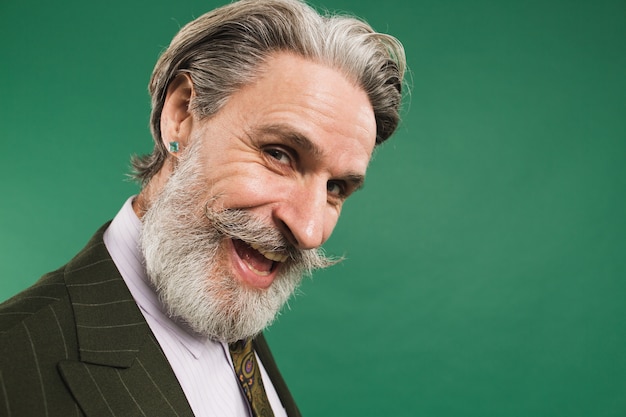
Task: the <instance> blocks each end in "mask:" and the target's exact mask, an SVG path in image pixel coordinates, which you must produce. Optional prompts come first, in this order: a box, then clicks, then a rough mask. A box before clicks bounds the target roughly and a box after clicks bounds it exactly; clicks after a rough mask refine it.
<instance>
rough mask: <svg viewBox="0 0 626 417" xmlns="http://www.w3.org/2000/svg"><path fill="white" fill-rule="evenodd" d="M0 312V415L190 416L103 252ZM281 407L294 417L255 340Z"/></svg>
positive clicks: (86, 254) (80, 258) (98, 243)
mask: <svg viewBox="0 0 626 417" xmlns="http://www.w3.org/2000/svg"><path fill="white" fill-rule="evenodd" d="M106 227H107V225H105V226H103V227H102V228H101V229H100V230H99V231H98V233H96V235H95V236H94V237H93V238H92V239H91V241H90V242H89V243H88V244H87V246H86V248H85V249H83V251H81V252H80V253H79V254H78V255H77V256H76V257H75V258H74V259H73V260H72V261H70V262H69V263H68V264H67V265H66V266H64V267H62V268H61V269H59V270H57V271H55V272H52V273H50V274H47V275H45V276H44V277H42V278H41V279H40V280H39V281H38V282H37V283H36V284H35V285H34V286H33V287H31V288H29V289H27V290H26V291H24V292H22V293H20V294H18V295H16V296H15V297H13V298H11V299H9V300H7V301H5V302H4V303H2V304H1V305H0V416H2V417H4V416H6V417H33V416H51V417H52V416H53V417H61V416H62V417H68V416H70V417H71V416H79V417H80V416H87V417H97V416H124V417H131V416H150V417H159V416H186V417H190V416H193V413H192V411H191V409H190V407H189V404H188V403H187V400H186V398H185V395H184V393H183V392H182V390H181V388H180V385H179V384H178V381H177V380H176V377H175V375H174V373H173V372H172V369H171V367H170V366H169V364H168V363H167V360H166V359H165V357H164V355H163V353H162V351H161V349H160V347H159V346H158V344H157V343H156V341H155V339H154V336H153V334H152V333H151V331H150V329H149V327H148V325H147V324H146V322H145V320H144V318H143V316H142V314H141V312H140V311H139V309H138V307H137V305H136V304H135V303H134V301H133V300H132V297H131V295H130V293H129V291H128V288H127V287H126V285H125V284H124V281H123V280H122V278H121V276H120V275H119V273H118V271H117V269H116V268H115V265H114V264H113V261H112V260H111V258H110V256H109V254H108V252H107V251H106V248H105V246H104V243H103V241H102V233H103V232H104V230H105V229H106ZM255 347H256V348H257V353H258V355H259V357H260V358H261V360H262V361H263V363H264V365H265V368H266V371H267V373H268V375H269V376H270V378H271V380H272V383H273V384H274V386H275V387H276V390H277V392H278V394H279V397H280V399H281V402H282V404H283V405H284V406H285V409H286V410H287V412H288V415H290V416H300V413H299V412H298V409H297V407H296V405H295V403H294V401H293V398H292V397H291V395H290V394H289V391H288V390H287V387H286V385H285V383H284V381H283V380H282V377H281V376H280V373H279V371H278V369H277V367H276V365H275V362H274V360H273V358H272V356H271V354H270V352H269V349H268V348H267V345H266V343H265V340H264V339H263V337H262V336H260V337H259V338H257V340H255Z"/></svg>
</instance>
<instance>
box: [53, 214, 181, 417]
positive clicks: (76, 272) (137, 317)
mask: <svg viewBox="0 0 626 417" xmlns="http://www.w3.org/2000/svg"><path fill="white" fill-rule="evenodd" d="M106 226H107V225H105V226H104V227H103V228H101V229H100V230H99V231H98V233H96V235H95V236H94V237H93V238H92V240H91V241H90V242H89V244H88V245H87V247H86V248H85V249H84V250H83V251H82V252H81V253H80V254H79V255H78V256H77V257H76V258H74V259H73V260H72V261H71V262H70V263H69V264H68V265H67V267H66V272H65V274H66V276H65V279H66V284H67V288H68V292H69V294H70V299H71V303H72V308H73V310H74V317H75V321H76V334H77V339H78V348H79V358H80V361H63V362H61V363H59V366H58V367H59V372H60V373H61V376H62V377H63V379H64V380H65V382H66V384H67V386H68V387H69V389H70V390H71V391H72V394H73V395H74V397H75V398H76V400H77V401H78V403H79V404H80V406H81V408H82V409H83V411H84V412H85V414H86V415H87V416H89V417H92V416H94V417H96V416H111V415H123V416H134V415H137V416H142V415H143V416H154V415H173V416H193V413H192V412H191V409H190V408H189V404H188V403H187V400H186V398H185V395H184V393H183V392H182V389H181V388H180V385H179V384H178V381H177V379H176V376H175V375H174V373H173V371H172V369H171V367H170V366H169V363H168V362H167V359H166V358H165V356H164V355H163V353H162V351H161V349H160V348H159V346H158V344H157V343H156V341H155V339H154V336H153V335H152V332H151V331H150V328H149V327H148V324H147V323H146V321H145V319H144V318H143V315H142V314H141V312H140V311H139V308H138V307H137V304H136V303H135V301H134V300H133V298H132V296H131V294H130V292H129V291H128V288H127V287H126V284H125V282H124V280H123V279H122V277H121V276H120V274H119V272H118V271H117V268H116V267H115V264H114V263H113V261H112V259H111V257H110V256H109V253H108V251H107V250H106V247H105V246H104V242H103V241H102V234H103V232H104V230H105V228H106Z"/></svg>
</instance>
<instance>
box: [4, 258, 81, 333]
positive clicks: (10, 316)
mask: <svg viewBox="0 0 626 417" xmlns="http://www.w3.org/2000/svg"><path fill="white" fill-rule="evenodd" d="M64 270H65V267H62V268H60V269H58V270H56V271H54V272H50V273H48V274H46V275H44V276H43V277H41V279H39V281H37V282H36V283H35V284H34V285H33V286H31V287H30V288H27V289H26V290H24V291H22V292H21V293H19V294H17V295H15V296H13V297H11V298H9V299H8V300H6V301H4V302H3V303H2V304H0V334H4V333H7V332H10V331H11V330H12V329H14V328H16V327H20V326H23V325H24V324H25V323H27V322H30V321H34V320H38V319H41V317H42V316H48V315H54V314H55V311H59V312H60V310H59V308H60V307H61V305H66V306H68V307H69V294H68V292H67V287H66V285H65V279H64V275H65V273H64Z"/></svg>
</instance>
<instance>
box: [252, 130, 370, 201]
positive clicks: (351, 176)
mask: <svg viewBox="0 0 626 417" xmlns="http://www.w3.org/2000/svg"><path fill="white" fill-rule="evenodd" d="M255 133H256V134H259V135H268V134H269V135H275V136H280V137H281V138H282V139H283V140H286V141H287V142H290V143H291V145H292V146H293V147H295V148H300V149H302V150H304V151H306V152H309V153H311V154H312V155H313V156H314V157H316V158H320V157H321V156H323V155H324V152H323V151H322V149H321V148H320V147H319V146H317V144H316V143H314V142H313V141H312V140H311V139H309V138H308V137H306V135H304V134H302V133H300V132H298V131H297V130H294V129H293V128H291V127H289V126H285V125H282V124H271V125H263V126H261V127H259V128H257V129H255ZM255 137H258V136H256V135H255ZM337 179H338V180H342V181H346V182H348V183H350V185H351V186H352V188H353V190H354V191H357V190H359V189H361V188H363V185H364V184H365V176H364V175H362V174H359V173H353V172H348V173H346V174H344V175H342V176H341V177H340V178H337Z"/></svg>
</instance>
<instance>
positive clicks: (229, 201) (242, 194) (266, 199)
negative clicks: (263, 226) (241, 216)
mask: <svg viewBox="0 0 626 417" xmlns="http://www.w3.org/2000/svg"><path fill="white" fill-rule="evenodd" d="M259 171H260V170H259ZM259 171H256V172H255V171H254V170H249V171H248V172H243V173H242V172H236V173H230V174H228V175H225V176H223V178H222V179H221V180H218V181H214V182H213V187H212V190H211V191H210V193H211V194H212V195H213V196H216V195H217V196H219V198H218V200H219V201H221V202H222V203H223V204H224V206H225V207H227V208H242V209H243V208H254V207H258V206H262V205H266V204H270V203H273V202H275V201H277V200H279V199H280V198H282V197H284V195H285V193H286V191H287V187H286V186H285V185H284V184H283V185H281V184H280V183H279V182H278V181H276V179H275V178H274V179H273V178H271V176H269V175H267V174H264V173H263V172H259Z"/></svg>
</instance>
